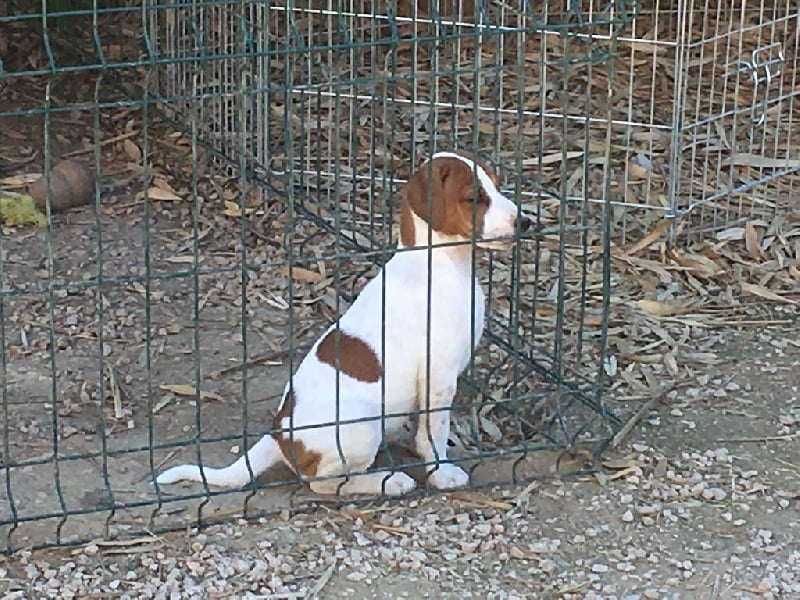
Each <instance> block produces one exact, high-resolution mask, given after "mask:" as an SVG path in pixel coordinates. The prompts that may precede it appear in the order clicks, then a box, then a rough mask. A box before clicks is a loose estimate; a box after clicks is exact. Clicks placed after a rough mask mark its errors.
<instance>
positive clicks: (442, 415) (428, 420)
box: [416, 382, 469, 490]
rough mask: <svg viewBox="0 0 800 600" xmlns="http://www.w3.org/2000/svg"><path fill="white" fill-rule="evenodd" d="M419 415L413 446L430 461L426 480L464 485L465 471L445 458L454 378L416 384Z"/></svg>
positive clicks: (442, 485)
mask: <svg viewBox="0 0 800 600" xmlns="http://www.w3.org/2000/svg"><path fill="white" fill-rule="evenodd" d="M420 388H421V389H420V390H419V391H418V398H419V407H420V415H419V420H418V422H417V436H416V448H417V453H418V454H419V456H420V458H422V459H423V460H424V461H425V462H426V463H431V464H430V465H429V466H428V467H427V469H428V472H429V473H430V475H429V476H428V481H429V482H430V484H431V485H432V486H433V487H435V488H438V489H442V490H446V489H451V488H457V487H462V486H465V485H467V484H468V483H469V475H467V473H466V472H465V471H464V469H462V468H461V467H458V466H456V465H454V464H452V463H449V462H445V461H446V460H447V438H448V437H449V435H450V406H451V405H452V403H453V396H455V391H456V384H455V382H452V383H447V384H444V385H435V384H432V385H431V386H430V388H429V387H428V386H427V385H426V384H424V382H423V384H422V385H420Z"/></svg>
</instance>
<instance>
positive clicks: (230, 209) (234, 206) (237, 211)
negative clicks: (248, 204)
mask: <svg viewBox="0 0 800 600" xmlns="http://www.w3.org/2000/svg"><path fill="white" fill-rule="evenodd" d="M224 202H225V209H224V210H223V211H222V214H223V215H225V216H226V217H241V216H242V209H241V207H240V206H239V204H238V203H237V202H231V201H230V200H224Z"/></svg>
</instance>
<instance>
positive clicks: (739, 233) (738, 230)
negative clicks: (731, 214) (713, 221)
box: [714, 227, 744, 242]
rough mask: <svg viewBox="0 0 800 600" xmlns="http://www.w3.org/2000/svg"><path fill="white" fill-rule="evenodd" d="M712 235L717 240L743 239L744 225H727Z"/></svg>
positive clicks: (731, 240) (736, 240)
mask: <svg viewBox="0 0 800 600" xmlns="http://www.w3.org/2000/svg"><path fill="white" fill-rule="evenodd" d="M714 237H715V238H716V240H717V241H718V242H738V241H739V240H742V239H744V227H728V229H723V230H722V231H719V232H717V233H716V234H715V235H714Z"/></svg>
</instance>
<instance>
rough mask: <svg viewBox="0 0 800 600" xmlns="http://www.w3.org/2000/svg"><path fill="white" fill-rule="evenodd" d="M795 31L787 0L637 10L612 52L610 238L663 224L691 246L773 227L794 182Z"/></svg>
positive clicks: (676, 0) (799, 167) (670, 0)
mask: <svg viewBox="0 0 800 600" xmlns="http://www.w3.org/2000/svg"><path fill="white" fill-rule="evenodd" d="M798 32H800V12H798V10H797V4H796V3H795V2H791V1H788V0H787V1H778V2H763V1H761V0H745V1H743V2H735V3H731V2H720V1H717V0H660V1H658V2H655V3H650V4H649V5H647V6H645V5H642V7H641V10H640V11H638V14H637V17H636V19H635V20H634V21H633V23H632V25H631V28H630V30H629V31H627V32H626V33H625V34H624V36H622V37H621V38H620V40H619V46H618V48H619V55H618V58H617V63H618V68H617V77H618V78H619V79H618V89H620V90H625V93H624V94H620V96H619V98H618V100H619V102H618V104H617V106H616V108H615V115H614V120H615V140H616V141H618V142H619V143H620V148H621V149H623V152H621V153H620V154H619V155H618V156H617V157H616V160H615V163H616V164H618V165H620V166H621V167H622V168H621V169H619V177H617V178H615V179H616V181H615V192H616V194H615V195H618V196H620V197H621V198H620V200H621V202H620V204H619V205H618V206H617V208H616V209H615V211H614V214H615V219H614V226H615V228H616V229H617V231H618V232H619V240H620V242H621V243H624V242H625V240H626V239H636V238H637V237H639V236H640V235H641V234H642V230H643V229H644V230H646V229H648V228H651V227H653V224H654V223H655V222H656V221H658V220H660V219H662V218H664V217H667V218H672V219H675V227H674V228H673V233H674V234H676V235H678V236H680V235H683V236H684V237H685V239H686V240H687V241H689V242H692V241H696V240H699V239H702V238H709V237H710V236H714V235H716V236H717V237H718V239H741V236H742V235H743V231H744V225H745V224H746V223H748V222H750V223H753V224H755V225H756V226H758V227H763V228H769V229H770V230H774V225H775V220H776V218H784V217H786V216H787V215H791V213H792V212H793V210H794V207H795V206H796V204H797V198H798V185H800V178H798V172H800V153H798V147H800V146H798V141H800V138H798V125H797V120H798V117H797V115H798V109H800V86H799V85H798V67H799V66H800V64H799V63H798V60H799V59H798V39H799V38H798V36H799V35H800V33H798ZM623 165H624V166H623ZM643 214H649V216H647V217H645V218H642V215H643ZM732 236H733V237H732ZM736 236H738V237H736Z"/></svg>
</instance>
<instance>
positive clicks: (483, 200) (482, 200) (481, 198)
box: [461, 194, 489, 206]
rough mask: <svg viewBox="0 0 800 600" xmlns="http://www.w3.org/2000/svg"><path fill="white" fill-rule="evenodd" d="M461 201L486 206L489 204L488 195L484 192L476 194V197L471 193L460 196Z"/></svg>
mask: <svg viewBox="0 0 800 600" xmlns="http://www.w3.org/2000/svg"><path fill="white" fill-rule="evenodd" d="M461 201H462V202H464V203H465V204H473V203H475V204H477V205H478V206H488V205H489V196H487V195H486V194H478V196H477V198H476V197H475V196H473V195H472V194H470V195H468V196H464V197H462V198H461Z"/></svg>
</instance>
